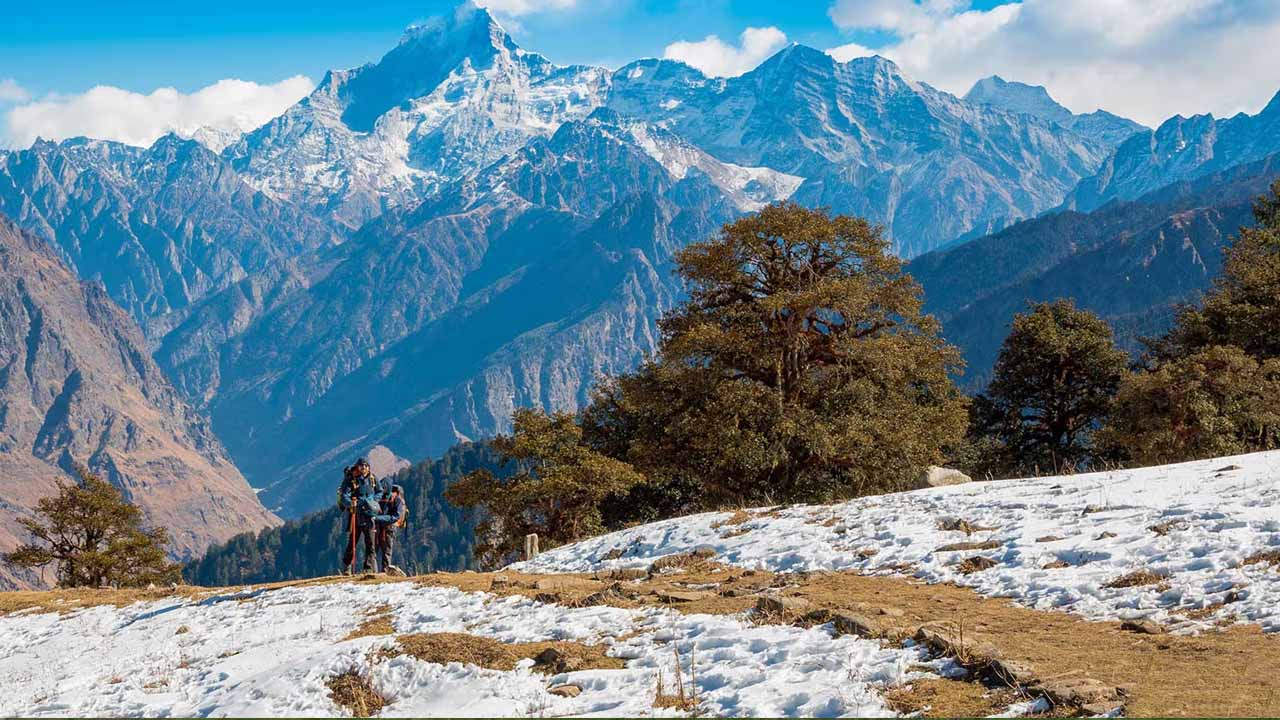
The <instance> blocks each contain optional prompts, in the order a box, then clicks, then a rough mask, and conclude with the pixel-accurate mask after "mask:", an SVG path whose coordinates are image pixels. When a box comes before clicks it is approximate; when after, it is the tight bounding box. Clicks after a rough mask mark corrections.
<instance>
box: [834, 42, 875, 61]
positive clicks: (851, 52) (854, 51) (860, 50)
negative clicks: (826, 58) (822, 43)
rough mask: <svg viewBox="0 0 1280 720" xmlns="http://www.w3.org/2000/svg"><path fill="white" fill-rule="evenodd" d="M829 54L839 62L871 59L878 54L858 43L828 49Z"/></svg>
mask: <svg viewBox="0 0 1280 720" xmlns="http://www.w3.org/2000/svg"><path fill="white" fill-rule="evenodd" d="M827 54H828V55H830V56H831V57H833V58H835V59H836V60H837V61H839V62H849V61H850V60H852V59H854V58H860V57H870V56H872V55H875V54H876V51H875V50H872V49H871V48H869V47H867V46H865V45H859V44H858V43H846V44H844V45H837V46H836V47H833V48H827Z"/></svg>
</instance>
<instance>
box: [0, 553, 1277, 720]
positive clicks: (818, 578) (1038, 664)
mask: <svg viewBox="0 0 1280 720" xmlns="http://www.w3.org/2000/svg"><path fill="white" fill-rule="evenodd" d="M351 580H352V578H343V577H332V578H317V579H314V580H308V581H300V582H285V583H272V584H271V585H259V586H254V588H255V589H263V588H280V587H288V586H292V585H310V584H323V583H336V582H346V581H351ZM356 580H357V581H359V582H375V583H381V582H415V583H418V584H420V585H424V586H449V587H456V588H458V589H460V590H466V591H484V592H492V593H495V594H498V595H523V596H527V597H530V598H535V599H538V600H540V601H543V602H555V603H560V604H566V605H575V606H581V605H600V604H606V605H612V606H617V607H640V606H645V605H662V606H669V607H671V608H673V609H676V610H678V611H681V612H686V613H713V614H733V613H739V612H744V611H747V610H750V609H752V608H755V607H756V606H757V604H758V603H760V602H761V598H781V599H782V600H781V601H766V605H769V607H770V608H772V609H773V610H774V611H770V612H762V613H759V614H758V616H759V618H760V620H759V621H760V622H767V623H782V622H800V623H804V622H817V621H822V620H824V619H834V617H832V618H823V617H822V616H821V615H820V616H818V617H813V618H809V619H808V620H805V619H804V616H805V615H807V614H808V613H809V612H811V611H814V610H818V611H827V612H828V613H829V614H830V613H834V614H835V615H837V616H839V617H840V618H842V620H841V621H839V622H837V627H842V626H841V625H840V623H841V622H843V623H844V625H843V628H844V630H845V631H848V632H857V633H859V634H866V635H870V636H874V637H884V638H886V639H887V641H890V642H893V641H897V640H903V639H905V638H907V637H915V636H916V634H917V632H918V630H919V628H921V627H922V626H924V627H926V628H934V629H936V630H940V631H941V632H942V634H943V635H949V636H950V637H951V638H952V639H953V640H954V639H956V638H959V637H962V638H963V641H962V643H961V645H962V651H963V652H964V653H966V654H968V652H969V649H971V648H972V649H974V650H975V651H977V652H979V653H980V652H994V654H995V656H997V657H998V658H999V659H1000V660H1001V661H1002V662H1006V663H1012V664H1013V665H1017V666H1022V667H1024V668H1026V669H1029V670H1031V671H1033V672H1034V675H1035V676H1036V677H1037V678H1039V679H1040V680H1041V681H1043V680H1045V679H1049V680H1051V681H1053V680H1057V681H1062V680H1079V679H1083V678H1090V679H1093V680H1096V681H1099V682H1100V683H1101V684H1103V685H1105V686H1107V687H1110V688H1116V687H1119V688H1121V689H1122V691H1123V693H1124V694H1123V701H1124V704H1125V714H1126V715H1128V716H1129V717H1152V716H1163V717H1179V716H1201V717H1203V716H1215V717H1269V716H1270V717H1274V716H1277V715H1280V677H1277V675H1276V668H1277V667H1280V637H1277V636H1273V635H1264V634H1263V633H1262V632H1261V630H1260V628H1258V627H1257V626H1256V625H1233V626H1229V627H1225V628H1223V629H1221V630H1217V631H1211V632H1206V633H1204V634H1201V635H1198V636H1174V635H1168V634H1157V635H1149V634H1142V633H1138V632H1133V631H1131V630H1126V629H1122V628H1121V626H1120V624H1119V623H1115V622H1093V621H1088V620H1084V619H1081V618H1078V617H1075V616H1072V615H1068V614H1066V613H1061V612H1056V611H1039V610H1031V609H1028V608H1024V607H1020V606H1018V605H1015V604H1013V603H1011V602H1009V601H1007V600H1001V599H996V598H987V597H983V596H980V595H978V594H977V593H975V592H973V591H972V590H969V589H967V588H962V587H958V586H954V585H929V584H924V583H921V582H917V581H913V580H910V579H906V578H901V577H871V576H862V575H856V574H852V573H815V574H806V575H775V574H773V573H769V572H765V571H755V572H752V571H744V570H741V569H736V568H725V567H719V566H716V565H714V564H713V563H707V562H695V563H690V564H688V565H686V566H685V567H676V568H675V569H674V570H668V571H667V572H664V573H660V574H656V575H648V576H643V577H634V576H631V577H627V576H617V575H608V574H598V575H583V574H566V575H524V574H519V573H475V572H464V573H437V574H433V575H427V576H420V577H415V578H388V577H385V576H366V577H364V578H356ZM236 590H239V588H224V589H218V590H210V589H204V588H189V587H183V588H180V589H179V591H178V592H177V593H171V592H169V591H168V590H167V589H166V590H164V591H150V592H144V591H123V590H122V591H110V590H102V591H85V590H78V591H66V592H61V591H53V592H41V593H0V613H7V612H14V611H20V610H30V609H45V610H55V611H63V612H65V611H68V610H74V609H80V608H83V607H87V606H91V605H96V604H113V605H124V604H127V603H130V602H135V601H138V600H144V599H158V598H157V597H156V596H158V595H165V596H169V595H174V594H177V595H180V596H184V597H187V598H191V599H201V598H208V597H209V596H211V595H216V594H226V593H230V592H234V591H236ZM770 602H772V604H770ZM863 623H865V624H866V625H868V626H870V627H862V624H863ZM982 648H985V650H981V649H982ZM891 695H892V697H891V700H892V701H893V702H894V703H895V707H897V708H898V709H900V710H903V711H909V710H912V709H916V707H919V706H920V705H926V704H927V705H929V706H930V707H931V710H930V711H928V712H927V715H930V716H950V715H969V716H972V715H978V714H983V713H986V712H995V711H999V710H1001V709H1003V708H1004V707H1005V706H1007V705H1008V703H1009V702H1011V701H1013V700H1015V699H1017V698H1018V694H1017V693H1016V692H1013V691H1008V690H1001V689H999V688H995V687H990V688H987V687H982V686H981V685H978V684H976V683H972V682H952V681H939V680H931V681H928V682H925V683H920V684H919V687H917V688H914V689H912V688H903V689H897V690H894V691H892V692H891Z"/></svg>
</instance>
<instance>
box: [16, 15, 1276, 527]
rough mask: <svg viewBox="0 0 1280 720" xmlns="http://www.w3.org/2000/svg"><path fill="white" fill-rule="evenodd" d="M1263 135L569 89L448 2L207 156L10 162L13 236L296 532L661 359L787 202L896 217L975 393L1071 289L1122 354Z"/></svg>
mask: <svg viewBox="0 0 1280 720" xmlns="http://www.w3.org/2000/svg"><path fill="white" fill-rule="evenodd" d="M1277 123H1280V101H1272V102H1271V104H1269V105H1268V106H1267V107H1266V108H1265V109H1264V110H1263V111H1262V112H1261V113H1259V114H1258V115H1255V116H1247V115H1240V116H1236V117H1233V118H1229V119H1225V120H1217V119H1214V118H1212V117H1209V116H1197V117H1195V118H1191V119H1183V118H1173V119H1171V120H1169V121H1167V122H1165V123H1163V124H1162V125H1161V126H1160V128H1158V129H1156V130H1151V129H1148V128H1145V127H1143V126H1141V125H1139V124H1137V123H1134V122H1132V121H1129V120H1126V119H1124V118H1120V117H1117V116H1115V115H1112V114H1110V113H1107V112H1105V111H1096V112H1092V113H1087V114H1077V113H1073V112H1071V111H1070V110H1068V109H1067V108H1065V107H1063V106H1062V105H1060V104H1058V103H1056V102H1055V101H1054V100H1053V99H1052V98H1051V97H1050V96H1049V95H1048V93H1047V92H1046V91H1045V90H1044V89H1043V88H1039V87H1035V86H1030V85H1024V84H1021V83H1017V82H1012V81H1006V80H1003V79H1001V78H998V77H992V78H987V79H984V80H981V81H979V82H978V83H977V84H975V86H974V87H973V89H972V90H970V91H969V92H968V93H967V94H966V95H965V96H964V97H957V96H955V95H951V94H949V93H946V92H943V91H940V90H938V89H936V88H933V87H931V86H929V85H928V84H926V83H922V82H919V81H916V80H913V79H911V78H909V77H907V76H906V75H905V74H904V73H903V72H902V71H901V69H900V68H898V67H897V66H896V65H895V64H894V63H892V62H891V61H889V60H887V59H885V58H882V57H865V58H856V59H854V60H851V61H849V62H838V61H836V60H834V59H833V58H831V57H830V56H829V55H827V54H825V53H823V52H821V51H819V50H815V49H812V48H808V47H805V46H802V45H792V46H790V47H788V48H785V49H783V50H782V51H780V52H778V53H777V54H775V55H774V56H773V57H771V58H769V59H768V60H766V61H765V62H763V63H762V64H761V65H760V66H758V67H757V68H755V69H754V70H752V71H750V72H748V73H746V74H743V75H741V76H738V77H734V78H715V77H709V76H706V75H705V74H703V73H701V72H700V71H698V70H696V69H694V68H692V67H690V66H688V65H685V64H683V63H680V62H677V61H674V60H659V59H647V60H639V61H636V62H633V63H630V64H627V65H625V66H623V67H621V68H618V69H616V70H609V69H605V68H598V67H589V66H558V65H555V64H553V63H551V62H550V61H549V60H547V59H546V58H544V57H542V56H541V55H538V54H536V53H533V52H529V51H527V50H524V49H522V48H520V47H519V46H518V45H517V44H516V43H515V42H514V41H513V40H512V39H511V37H510V36H509V35H508V34H507V33H506V32H505V31H503V30H502V28H501V27H500V26H499V25H498V23H496V22H495V21H494V20H493V18H492V17H491V16H490V15H489V14H488V13H487V12H486V11H484V10H482V9H477V8H475V7H473V6H471V5H469V4H464V5H461V6H459V7H458V8H457V9H456V10H454V11H451V12H449V13H446V14H445V15H444V16H442V17H440V18H436V19H434V20H431V21H428V22H426V23H424V24H421V25H419V26H415V27H413V28H410V29H409V30H408V31H406V33H405V34H404V36H403V38H402V39H401V41H400V42H399V44H398V45H397V46H396V47H394V48H393V49H391V50H390V51H389V52H388V53H387V54H386V55H385V56H384V57H382V58H381V59H380V60H379V61H377V62H374V63H370V64H367V65H364V66H362V67H359V68H355V69H352V70H345V71H332V72H330V73H328V74H327V75H326V76H325V77H324V79H323V80H322V81H321V83H320V84H319V85H318V86H317V87H316V89H315V91H314V92H313V93H311V94H310V95H309V96H308V97H306V98H304V99H303V100H302V101H300V102H299V103H298V104H296V105H295V106H293V107H292V108H290V109H289V110H287V111H286V112H285V113H284V114H282V115H281V116H280V117H278V118H276V119H274V120H272V121H270V122H268V123H267V124H265V125H264V126H262V127H260V128H258V129H256V130H254V131H252V132H249V133H247V134H245V135H243V136H241V137H239V138H226V137H222V136H219V137H218V138H217V141H216V142H213V143H211V145H212V146H213V147H212V148H211V147H209V146H206V145H203V144H201V142H200V141H199V138H200V135H199V134H198V133H197V134H196V138H197V139H196V140H191V139H182V138H178V137H176V136H167V137H164V138H161V139H160V140H159V141H157V142H156V143H155V144H154V145H153V146H152V147H150V148H136V147H130V146H125V145H121V144H118V143H113V142H107V141H100V140H85V139H75V140H67V141H64V142H61V143H51V142H43V141H41V142H37V143H36V144H35V145H34V146H32V147H31V148H28V149H24V150H15V151H10V152H6V153H0V212H3V213H4V214H7V215H9V216H10V217H12V218H14V220H15V221H16V222H17V224H18V225H20V226H21V227H23V228H24V229H26V230H28V231H30V232H31V233H33V234H34V235H35V236H38V237H40V238H43V239H44V240H45V241H47V242H48V245H49V246H50V247H51V248H52V249H53V250H52V251H53V252H54V253H55V254H56V256H57V258H58V259H59V260H60V262H62V263H64V264H65V265H66V266H67V267H69V268H71V269H72V270H74V272H75V273H77V274H78V275H79V277H80V278H82V279H84V280H87V281H93V282H100V283H101V285H102V287H103V288H104V292H105V295H106V296H108V297H109V298H110V300H111V301H114V303H116V304H118V305H119V306H120V307H122V308H124V309H125V311H127V313H128V317H130V318H131V319H132V321H133V322H136V324H137V326H138V327H140V328H141V332H140V333H137V334H136V337H135V339H138V345H139V346H140V347H144V348H145V351H144V355H147V356H148V362H151V359H154V363H155V365H156V367H158V368H159V369H160V370H161V371H162V372H163V375H164V376H165V382H166V383H168V384H169V386H170V387H172V388H173V391H174V392H176V393H177V394H178V395H179V396H180V397H181V400H182V402H183V403H184V405H183V407H184V408H194V411H195V412H199V413H201V414H204V415H205V416H207V417H208V418H210V419H211V422H212V429H213V433H214V434H215V435H216V436H217V440H216V442H218V443H219V445H218V447H219V448H220V447H224V446H225V448H226V452H227V454H228V455H229V456H230V458H231V459H232V460H234V463H235V467H237V468H239V471H241V472H243V475H244V477H246V478H248V480H249V482H250V483H252V485H253V486H254V487H258V488H261V489H262V492H261V494H260V497H261V499H262V501H263V502H264V504H265V505H266V507H268V508H271V509H272V510H273V511H275V512H278V513H280V514H281V515H284V516H286V517H295V516H298V515H300V514H302V513H304V512H307V511H309V510H312V509H315V508H318V507H321V506H323V505H325V504H327V503H328V502H329V501H330V498H331V495H332V485H333V483H334V480H335V477H336V475H335V473H336V472H338V471H340V469H341V467H342V465H343V464H344V463H349V462H350V460H351V459H352V458H354V457H355V456H357V455H361V454H365V453H368V452H370V451H372V450H376V451H377V453H376V456H377V457H378V458H379V459H380V460H379V462H381V463H384V464H385V466H386V468H387V470H386V471H387V472H390V471H393V470H395V469H397V468H400V467H403V466H404V465H405V464H406V463H407V461H417V460H421V459H425V458H429V457H434V456H439V455H440V454H441V453H443V452H444V451H445V450H446V449H448V448H449V447H451V446H452V445H454V444H456V443H458V442H463V441H467V440H478V439H481V438H483V437H487V436H490V435H492V434H494V433H495V432H500V431H503V430H506V429H507V428H508V427H509V422H510V420H509V418H510V413H511V411H512V409H513V408H515V407H518V406H523V405H538V406H542V407H546V408H551V409H572V408H574V407H577V406H578V405H580V404H581V403H582V402H583V401H584V400H585V399H586V397H587V393H588V392H589V389H590V387H591V386H592V384H593V383H594V382H595V381H596V379H597V378H598V377H599V376H600V375H602V374H607V373H613V372H618V371H621V370H625V369H628V368H630V367H633V366H634V365H635V364H636V363H637V362H638V361H640V360H641V359H642V358H643V357H645V356H646V355H647V354H649V353H651V352H653V350H654V349H655V348H656V346H657V337H658V331H657V326H656V321H657V318H658V317H660V315H661V314H662V312H664V311H665V310H667V309H669V308H670V307H672V306H673V305H674V304H675V303H677V302H679V300H680V298H681V297H682V294H683V291H684V289H683V287H682V286H681V285H680V282H679V280H678V278H676V277H675V276H674V274H673V272H672V256H673V254H674V252H675V251H676V250H678V249H679V248H681V247H683V246H684V245H686V244H688V243H689V242H692V241H695V240H701V239H705V238H707V237H710V236H712V235H713V234H714V233H715V232H716V230H717V229H718V228H719V227H720V226H721V225H722V224H723V223H725V222H729V221H731V220H733V219H735V218H737V217H740V216H741V215H743V214H745V213H750V212H752V211H754V210H756V209H758V208H760V207H761V206H763V205H764V204H766V203H770V202H775V201H779V200H786V199H790V200H794V201H796V202H799V203H802V204H806V205H821V206H828V207H830V208H831V209H832V210H833V211H835V212H842V213H854V214H859V215H864V216H866V217H868V218H869V219H871V220H872V221H874V222H877V223H881V224H883V225H884V227H885V229H886V234H887V236H888V237H889V238H890V240H891V242H892V244H893V248H894V249H895V251H897V252H898V253H899V254H901V255H903V256H904V257H907V258H913V260H912V263H911V266H910V270H911V272H912V273H913V274H915V275H916V276H917V278H918V279H919V280H920V281H921V282H922V284H923V285H924V287H925V288H926V298H927V301H928V303H929V309H930V311H931V312H933V313H935V314H937V315H938V316H939V317H940V318H942V319H943V321H944V331H945V333H946V334H947V336H948V337H949V338H950V339H952V340H953V341H954V342H957V343H958V344H960V345H961V347H962V348H963V349H964V350H965V352H966V355H967V357H968V360H969V365H970V369H969V374H968V375H967V380H966V382H967V383H969V385H970V387H971V388H975V389H976V388H979V387H980V386H981V382H982V381H983V379H984V378H985V373H986V371H987V369H988V368H989V366H990V362H991V358H992V357H993V353H994V350H993V348H994V347H996V346H998V342H999V339H1000V338H1002V337H1003V334H1004V324H1007V319H1008V317H1010V316H1011V314H1012V313H1013V312H1015V311H1017V310H1018V309H1021V307H1022V306H1023V305H1024V304H1025V302H1026V301H1027V300H1028V299H1037V298H1048V297H1051V296H1057V295H1061V294H1067V295H1072V296H1076V297H1077V299H1078V301H1079V302H1081V303H1082V304H1085V305H1087V306H1089V307H1093V308H1095V309H1098V310H1099V311H1100V312H1102V313H1103V314H1104V315H1106V316H1107V317H1109V318H1110V319H1112V320H1113V321H1114V322H1116V323H1117V325H1119V326H1120V327H1121V335H1122V337H1123V338H1124V341H1125V342H1126V343H1128V344H1129V345H1131V346H1132V345H1133V344H1134V342H1135V341H1134V338H1136V336H1137V335H1139V334H1142V333H1145V332H1151V331H1153V330H1158V329H1159V328H1160V327H1161V323H1163V322H1167V318H1168V315H1169V313H1170V312H1171V308H1172V306H1173V305H1174V304H1176V303H1177V302H1181V301H1184V300H1187V299H1191V298H1193V297H1194V296H1195V293H1196V292H1198V291H1199V290H1200V289H1202V288H1203V287H1205V285H1206V284H1207V283H1208V281H1209V278H1211V277H1212V275H1213V274H1214V273H1215V272H1216V270H1217V268H1218V264H1217V263H1219V262H1220V253H1221V248H1222V247H1223V245H1224V244H1225V243H1226V242H1227V240H1228V238H1229V237H1230V235H1231V234H1232V233H1233V232H1234V230H1235V228H1236V227H1237V226H1238V225H1239V224H1241V223H1244V222H1247V217H1246V215H1247V213H1245V209H1247V203H1246V202H1245V200H1246V199H1247V195H1248V193H1250V192H1253V191H1255V190H1257V189H1259V188H1260V187H1261V186H1262V185H1263V184H1265V181H1266V179H1267V178H1269V177H1272V176H1274V174H1275V166H1274V162H1273V160H1271V156H1272V155H1273V154H1274V153H1277V152H1280V132H1277V130H1278V129H1280V128H1278V126H1277ZM1226 186H1229V187H1231V188H1232V190H1231V191H1230V192H1222V191H1219V190H1217V189H1216V188H1219V187H1226ZM139 338H145V339H139ZM262 512H264V513H265V512H266V511H265V510H263V511H262ZM263 517H266V515H264V516H263Z"/></svg>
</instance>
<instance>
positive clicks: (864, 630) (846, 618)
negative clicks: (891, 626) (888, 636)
mask: <svg viewBox="0 0 1280 720" xmlns="http://www.w3.org/2000/svg"><path fill="white" fill-rule="evenodd" d="M833 620H834V622H835V626H836V632H837V633H839V634H841V635H857V636H858V637H864V638H878V637H881V636H882V635H884V628H883V627H881V626H880V623H878V622H876V621H874V620H872V619H871V618H869V617H867V616H865V615H859V614H857V613H840V614H838V615H836V616H835V617H834V618H833Z"/></svg>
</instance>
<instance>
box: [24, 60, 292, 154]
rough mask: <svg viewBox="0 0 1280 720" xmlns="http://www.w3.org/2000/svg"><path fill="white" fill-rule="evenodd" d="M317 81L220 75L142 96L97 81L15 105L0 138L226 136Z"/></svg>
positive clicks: (140, 140)
mask: <svg viewBox="0 0 1280 720" xmlns="http://www.w3.org/2000/svg"><path fill="white" fill-rule="evenodd" d="M314 86H315V83H313V82H311V80H309V79H307V78H305V77H303V76H301V75H298V76H295V77H291V78H287V79H285V80H281V81H280V82H278V83H274V84H271V85H259V84H258V83H254V82H245V81H243V80H219V81H218V82H216V83H214V84H212V85H209V86H207V87H204V88H201V89H199V90H197V91H195V92H193V93H181V92H178V91H177V90H175V89H173V88H160V89H158V90H155V91H153V92H152V93H151V94H149V95H143V94H141V93H136V92H130V91H128V90H122V89H120V88H117V87H111V86H109V85H99V86H97V87H95V88H93V89H91V90H89V91H88V92H85V93H82V94H79V95H50V96H48V97H45V98H41V99H39V100H34V101H31V102H25V103H23V104H20V105H17V106H16V107H13V108H12V109H10V110H8V111H7V112H5V113H4V115H3V122H2V123H0V142H3V143H7V144H9V145H10V146H13V147H27V146H29V145H30V144H31V143H32V142H33V141H35V139H36V138H37V137H42V138H45V139H46V140H62V139H64V138H69V137H76V136H79V135H85V136H88V137H93V138H101V139H105V140H118V141H120V142H123V143H128V144H130V145H140V146H144V147H145V146H148V145H150V144H151V143H153V142H155V141H156V139H157V138H159V137H160V136H161V135H164V134H166V133H169V132H176V133H178V134H180V135H186V136H190V135H192V134H194V133H195V132H196V131H197V130H200V129H201V128H207V129H208V130H211V131H212V133H211V134H212V135H222V136H226V135H228V134H229V133H241V132H247V131H249V130H252V129H254V128H256V127H258V126H260V125H262V124H263V123H265V122H267V121H268V120H270V119H272V118H274V117H276V116H277V115H279V114H281V113H282V112H284V111H285V110H286V109H288V108H289V106H290V105H293V104H294V103H296V102H297V101H298V100H301V99H302V98H303V96H305V95H306V94H307V93H309V92H311V90H312V88H313V87H314Z"/></svg>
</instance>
